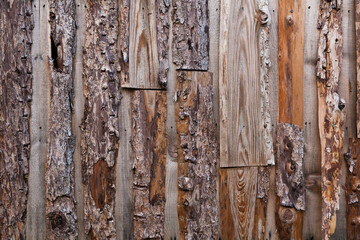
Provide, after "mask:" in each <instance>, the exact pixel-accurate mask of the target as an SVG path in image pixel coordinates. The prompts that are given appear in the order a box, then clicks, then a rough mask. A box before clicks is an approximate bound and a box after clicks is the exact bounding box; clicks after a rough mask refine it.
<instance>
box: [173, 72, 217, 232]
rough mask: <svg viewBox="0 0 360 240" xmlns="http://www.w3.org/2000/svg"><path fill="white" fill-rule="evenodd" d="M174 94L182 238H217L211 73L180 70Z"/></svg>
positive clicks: (215, 148)
mask: <svg viewBox="0 0 360 240" xmlns="http://www.w3.org/2000/svg"><path fill="white" fill-rule="evenodd" d="M175 98H176V99H175V100H176V105H175V107H176V109H175V116H176V129H177V135H178V163H179V166H178V187H179V192H178V216H179V231H180V239H198V238H204V239H214V238H216V237H217V234H218V221H219V220H218V208H217V204H216V176H217V169H216V163H217V151H218V150H217V142H216V136H215V134H216V132H215V129H216V128H215V120H214V112H213V89H212V74H211V73H205V72H179V73H178V75H177V91H176V95H175Z"/></svg>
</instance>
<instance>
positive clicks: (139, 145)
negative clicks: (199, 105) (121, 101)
mask: <svg viewBox="0 0 360 240" xmlns="http://www.w3.org/2000/svg"><path fill="white" fill-rule="evenodd" d="M132 126H133V128H132V148H133V159H134V164H133V170H134V174H133V199H134V218H133V224H134V232H133V236H134V239H162V238H163V237H164V223H165V180H166V172H165V169H166V149H167V148H166V93H165V92H161V91H151V90H146V91H140V90H139V91H135V92H134V94H133V97H132Z"/></svg>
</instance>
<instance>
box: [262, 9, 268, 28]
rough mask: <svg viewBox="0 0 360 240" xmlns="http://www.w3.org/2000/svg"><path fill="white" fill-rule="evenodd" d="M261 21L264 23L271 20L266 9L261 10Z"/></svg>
mask: <svg viewBox="0 0 360 240" xmlns="http://www.w3.org/2000/svg"><path fill="white" fill-rule="evenodd" d="M260 22H261V24H263V25H264V24H267V23H268V22H269V15H268V14H267V13H266V12H265V11H261V12H260Z"/></svg>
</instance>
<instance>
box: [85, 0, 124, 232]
mask: <svg viewBox="0 0 360 240" xmlns="http://www.w3.org/2000/svg"><path fill="white" fill-rule="evenodd" d="M117 4H118V2H117V1H115V0H106V1H105V0H104V1H96V2H94V1H90V0H88V1H87V2H86V6H87V11H86V32H85V43H84V52H83V85H84V89H83V91H84V97H85V106H84V109H85V113H84V119H83V123H82V135H81V151H82V153H81V155H82V177H83V184H84V225H85V233H86V234H88V235H90V237H91V238H92V239H105V238H108V239H114V238H115V236H116V230H115V220H114V204H115V199H114V196H115V171H114V165H115V159H116V156H117V153H118V148H119V126H118V125H119V123H118V106H119V103H120V92H119V78H118V74H117V71H118V70H119V68H120V65H119V63H118V58H117V56H118V51H117V48H116V45H115V44H116V42H117V37H118V5H117Z"/></svg>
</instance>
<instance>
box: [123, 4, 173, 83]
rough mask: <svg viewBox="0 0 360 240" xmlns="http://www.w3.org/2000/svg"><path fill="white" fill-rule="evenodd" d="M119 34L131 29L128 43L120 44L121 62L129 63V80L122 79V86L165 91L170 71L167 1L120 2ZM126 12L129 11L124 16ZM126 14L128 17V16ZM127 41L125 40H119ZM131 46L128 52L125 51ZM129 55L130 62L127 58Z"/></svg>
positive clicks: (168, 5)
mask: <svg viewBox="0 0 360 240" xmlns="http://www.w3.org/2000/svg"><path fill="white" fill-rule="evenodd" d="M120 4H121V7H125V9H122V10H121V14H120V15H121V20H125V21H127V19H126V17H129V18H130V20H129V21H130V22H129V23H122V30H121V33H128V32H127V31H124V29H126V28H128V26H129V27H130V32H129V33H130V35H129V38H130V42H129V43H127V41H128V40H125V39H124V40H121V41H122V42H123V43H126V44H124V45H123V47H124V48H123V49H121V50H123V52H122V53H123V55H122V58H123V61H124V63H127V62H128V61H129V74H130V76H129V78H121V80H122V82H121V86H122V87H126V88H152V89H161V88H166V84H167V73H168V70H169V63H168V50H169V44H168V41H169V16H168V15H169V13H168V12H169V7H170V3H169V0H150V1H149V0H134V1H131V4H130V2H129V1H126V0H121V2H120ZM126 8H129V9H130V14H129V12H126ZM127 14H129V16H127ZM120 38H121V39H122V38H127V37H126V36H121V37H120ZM128 44H130V46H129V48H127V46H128ZM128 53H129V59H127V58H128V56H127V54H128Z"/></svg>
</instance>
